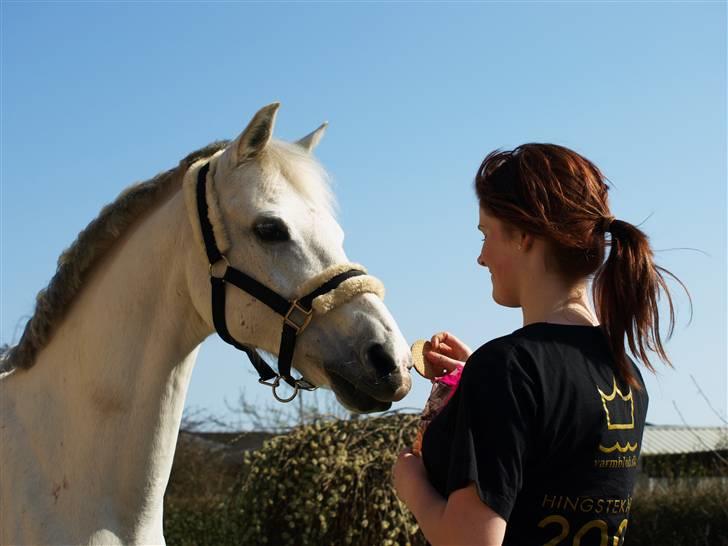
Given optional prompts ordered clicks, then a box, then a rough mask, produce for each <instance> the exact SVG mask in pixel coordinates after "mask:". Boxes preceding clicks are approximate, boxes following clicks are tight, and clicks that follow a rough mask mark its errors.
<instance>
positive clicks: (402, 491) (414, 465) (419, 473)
mask: <svg viewBox="0 0 728 546" xmlns="http://www.w3.org/2000/svg"><path fill="white" fill-rule="evenodd" d="M393 474H394V487H395V489H396V491H397V495H398V496H399V498H400V500H401V501H402V502H404V503H405V504H406V505H407V507H408V508H409V509H410V511H411V512H412V514H413V515H414V516H415V519H416V520H417V523H418V524H419V526H420V529H422V532H423V533H424V535H425V538H427V540H428V541H429V542H430V543H431V544H432V545H433V546H456V545H464V546H500V544H502V542H503V536H504V535H505V531H506V521H505V520H504V519H503V518H502V517H500V516H499V515H498V514H497V513H496V512H494V511H493V510H492V509H491V508H490V507H489V506H488V505H487V504H485V503H484V502H483V501H482V500H480V497H478V493H477V491H476V490H475V484H473V483H471V484H470V485H469V486H467V487H464V488H462V489H458V490H457V491H453V492H452V493H451V494H450V497H449V498H448V499H447V500H446V499H443V498H442V497H441V496H440V494H439V493H438V492H437V491H436V490H435V489H434V488H433V487H432V485H431V484H430V482H429V481H428V479H427V473H426V471H425V467H424V465H423V464H422V459H421V458H420V457H418V456H416V455H413V454H412V453H410V452H408V451H404V452H402V453H401V454H400V455H399V458H398V460H397V462H396V464H395V466H394V472H393Z"/></svg>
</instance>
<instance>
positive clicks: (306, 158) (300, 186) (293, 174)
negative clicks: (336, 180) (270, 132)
mask: <svg viewBox="0 0 728 546" xmlns="http://www.w3.org/2000/svg"><path fill="white" fill-rule="evenodd" d="M256 161H257V162H258V164H259V165H260V166H261V168H262V169H263V170H264V172H266V171H267V173H268V174H276V173H278V174H280V175H281V176H282V177H283V178H285V179H286V180H287V181H288V182H289V183H290V184H291V185H292V186H293V188H294V189H295V190H296V191H297V192H298V193H299V194H300V195H302V196H303V197H304V198H305V199H306V200H307V201H309V202H310V203H312V204H314V205H315V206H316V207H317V208H320V209H321V210H324V211H326V212H328V213H329V214H331V215H332V216H335V215H336V201H335V199H334V194H333V191H332V190H331V178H330V177H329V175H328V173H327V172H326V170H325V169H324V167H323V166H322V165H321V163H319V162H318V161H317V160H316V158H315V157H314V156H312V155H311V154H310V153H309V152H308V151H307V150H305V149H304V148H302V147H300V146H298V145H297V144H292V143H289V142H283V141H280V140H271V141H270V142H269V143H268V145H267V146H266V147H265V148H264V149H263V150H262V151H261V153H260V154H259V155H258V156H257V157H256Z"/></svg>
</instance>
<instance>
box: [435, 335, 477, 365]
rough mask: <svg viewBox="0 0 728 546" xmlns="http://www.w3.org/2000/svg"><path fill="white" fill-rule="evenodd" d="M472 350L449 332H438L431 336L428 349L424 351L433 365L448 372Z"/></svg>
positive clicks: (462, 363) (467, 356) (460, 363)
mask: <svg viewBox="0 0 728 546" xmlns="http://www.w3.org/2000/svg"><path fill="white" fill-rule="evenodd" d="M472 352H473V351H471V350H470V347H468V346H467V345H465V343H463V342H462V341H460V340H459V339H458V338H457V337H455V336H454V335H452V334H451V333H450V332H440V333H438V334H435V335H434V336H432V339H431V340H430V350H429V351H425V358H426V359H427V360H428V361H429V362H430V364H432V365H433V366H435V367H438V368H441V369H444V370H447V371H448V373H449V372H451V371H453V370H454V369H455V368H457V367H458V366H464V365H465V361H466V360H467V359H468V358H469V357H470V355H471V353H472Z"/></svg>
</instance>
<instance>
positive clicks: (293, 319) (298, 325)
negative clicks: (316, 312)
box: [283, 300, 313, 335]
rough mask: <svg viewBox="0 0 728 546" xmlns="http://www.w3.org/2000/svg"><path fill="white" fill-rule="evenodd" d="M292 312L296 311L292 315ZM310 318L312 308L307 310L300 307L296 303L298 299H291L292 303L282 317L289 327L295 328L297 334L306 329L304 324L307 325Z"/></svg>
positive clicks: (311, 316)
mask: <svg viewBox="0 0 728 546" xmlns="http://www.w3.org/2000/svg"><path fill="white" fill-rule="evenodd" d="M294 313H296V315H297V316H293V314H294ZM301 315H303V316H301ZM312 318H313V309H310V310H308V311H307V310H306V309H304V308H303V307H301V305H300V304H299V303H298V300H293V303H292V304H291V307H290V308H289V309H288V312H287V313H286V316H285V317H283V321H284V322H285V323H286V324H288V325H289V326H290V327H291V328H293V329H294V330H296V335H298V334H300V333H301V332H303V331H304V330H305V329H306V326H308V323H309V322H311V319H312ZM297 321H298V322H297Z"/></svg>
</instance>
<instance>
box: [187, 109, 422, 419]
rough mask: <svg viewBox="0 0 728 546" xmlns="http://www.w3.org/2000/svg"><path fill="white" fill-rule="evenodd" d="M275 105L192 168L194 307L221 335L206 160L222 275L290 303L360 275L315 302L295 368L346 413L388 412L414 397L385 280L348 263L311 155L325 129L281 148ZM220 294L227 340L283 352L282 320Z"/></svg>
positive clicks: (248, 300)
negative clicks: (339, 277)
mask: <svg viewBox="0 0 728 546" xmlns="http://www.w3.org/2000/svg"><path fill="white" fill-rule="evenodd" d="M278 106H279V105H278V104H277V103H274V104H271V105H268V106H266V107H264V108H262V109H261V110H260V111H258V112H257V113H256V114H255V116H254V117H253V119H252V120H251V121H250V123H249V124H248V126H247V127H246V128H245V130H243V132H242V133H241V134H240V136H239V137H238V138H236V139H235V140H233V141H231V142H230V143H229V144H228V145H227V146H226V147H225V148H224V149H222V150H220V151H219V152H217V153H216V154H215V155H213V156H212V157H211V158H206V159H205V160H204V161H203V162H198V163H197V164H194V165H192V167H190V169H189V172H188V175H186V177H185V192H186V198H187V204H188V207H187V208H188V213H189V215H190V219H191V221H192V223H193V231H194V233H195V234H196V238H197V244H196V245H195V249H194V251H193V252H190V254H189V258H188V263H187V265H186V267H187V272H188V283H189V288H190V293H191V294H192V299H193V302H194V306H195V308H196V310H197V312H198V313H199V314H200V316H201V317H202V319H203V320H204V321H206V322H207V323H208V325H209V326H210V327H211V328H213V329H214V327H215V324H214V323H215V321H214V318H213V313H212V309H211V303H210V301H211V299H210V282H209V278H208V269H209V274H210V275H212V276H213V277H214V276H215V275H219V273H215V272H213V269H214V268H215V267H217V266H216V265H215V264H212V265H210V264H208V262H210V263H211V262H213V261H215V260H213V259H206V256H205V241H204V237H203V235H202V232H203V231H204V228H203V227H202V225H201V222H202V221H201V220H200V219H199V215H198V209H197V207H196V206H195V203H196V202H197V201H196V197H195V189H194V182H195V177H197V179H198V182H199V172H198V171H199V170H200V169H201V165H200V163H205V164H206V165H205V167H204V168H205V169H206V170H205V171H203V172H204V180H203V183H204V184H206V186H203V188H204V189H203V190H202V191H204V192H205V197H206V205H207V214H208V217H209V225H210V227H211V229H210V232H211V233H212V234H213V235H212V236H211V238H213V239H214V240H215V244H216V245H217V246H218V247H219V250H220V253H221V255H222V256H223V257H224V260H225V264H226V265H227V267H229V268H234V269H236V270H238V271H240V272H243V273H244V274H245V275H246V276H249V277H251V278H252V279H254V281H251V282H257V283H260V284H261V285H263V286H264V287H266V288H267V289H270V290H271V291H273V292H275V293H276V294H278V295H280V296H282V298H283V299H284V300H288V301H296V300H297V299H299V298H302V297H303V296H304V295H306V294H308V293H310V292H311V291H312V290H315V289H317V288H318V287H319V286H320V285H321V284H324V283H326V282H327V280H329V278H331V277H332V276H333V275H334V274H337V273H341V272H342V271H347V270H350V269H352V268H354V269H356V270H357V272H356V274H357V275H358V277H357V278H353V279H347V280H346V281H344V282H345V283H347V284H346V286H344V284H342V285H341V287H340V289H339V288H337V289H336V290H335V291H334V292H335V293H329V294H328V295H327V296H326V297H323V296H322V297H320V298H318V299H317V300H314V302H313V309H312V313H311V317H310V322H307V324H306V327H305V329H301V331H300V333H299V335H298V336H297V338H296V344H295V351H294V353H293V360H292V365H293V367H294V368H296V369H297V370H298V371H299V372H300V373H301V374H303V377H304V378H305V380H306V381H307V382H308V383H311V384H313V385H315V386H323V387H328V388H331V389H332V390H333V391H334V393H335V394H336V397H337V399H338V400H339V402H340V403H341V404H342V405H344V406H345V407H346V408H348V409H350V410H353V411H357V412H371V411H381V410H385V409H388V408H389V407H390V406H391V403H392V402H393V401H396V400H400V399H401V398H403V397H404V396H405V395H406V394H407V392H408V391H409V389H410V386H411V378H410V374H409V368H410V367H411V356H410V351H409V348H408V346H407V343H406V341H405V339H404V337H403V336H402V334H401V332H400V330H399V327H398V326H397V324H396V322H395V321H394V319H393V318H392V315H391V314H390V312H389V310H388V309H387V307H386V306H385V305H384V303H383V301H382V299H381V296H383V291H382V290H381V285H380V283H378V281H376V280H375V279H373V278H372V277H369V276H368V275H365V274H364V273H365V271H364V270H363V268H360V266H354V265H353V264H349V260H348V258H347V256H346V253H345V251H344V248H343V241H344V232H343V230H342V229H341V227H340V226H339V224H338V222H337V221H336V218H335V215H334V203H333V196H332V194H331V191H330V187H329V184H328V179H327V176H326V172H325V171H324V169H323V167H322V166H321V165H320V164H319V163H318V162H317V161H316V160H315V159H314V157H313V156H312V151H313V149H314V148H315V147H316V145H317V144H318V142H319V141H320V139H321V137H322V136H323V133H324V131H325V129H326V124H323V125H322V126H320V127H319V128H318V129H316V130H315V131H313V132H312V133H311V134H309V135H308V136H306V137H304V138H302V139H301V140H299V141H297V142H295V143H286V142H281V141H278V140H274V139H272V133H273V126H274V122H275V117H276V112H277V110H278ZM197 191H200V190H199V187H198V189H197ZM198 197H199V194H198ZM208 257H209V252H208ZM225 297H226V303H225V306H224V312H223V314H224V320H225V322H226V324H227V330H228V331H229V334H230V336H231V337H232V338H234V340H235V341H236V342H237V343H239V344H241V345H245V346H251V347H255V348H257V349H261V350H264V351H266V352H268V353H272V354H277V353H278V352H279V343H280V339H281V327H282V324H283V322H284V320H283V318H282V316H281V315H280V314H277V313H276V312H274V311H273V310H272V309H271V308H270V307H269V306H267V305H265V304H264V303H263V302H261V301H260V299H259V298H256V297H254V296H253V295H251V294H249V293H247V292H245V291H243V290H236V289H234V288H231V287H228V288H227V290H226V296H225ZM323 300H326V301H323ZM219 331H220V330H219V328H218V332H219Z"/></svg>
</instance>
